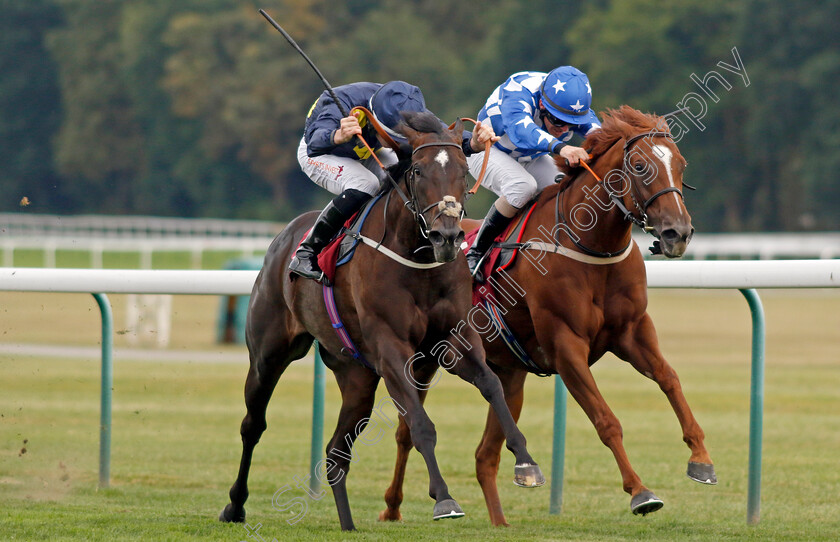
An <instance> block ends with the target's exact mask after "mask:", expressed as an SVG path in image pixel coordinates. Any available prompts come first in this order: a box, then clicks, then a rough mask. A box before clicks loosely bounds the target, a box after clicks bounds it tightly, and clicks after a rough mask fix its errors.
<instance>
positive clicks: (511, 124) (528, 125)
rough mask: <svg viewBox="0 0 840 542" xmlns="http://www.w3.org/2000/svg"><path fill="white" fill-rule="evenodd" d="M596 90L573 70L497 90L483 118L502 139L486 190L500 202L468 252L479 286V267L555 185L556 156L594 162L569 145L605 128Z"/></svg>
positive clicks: (515, 79) (518, 78) (531, 76)
mask: <svg viewBox="0 0 840 542" xmlns="http://www.w3.org/2000/svg"><path fill="white" fill-rule="evenodd" d="M591 104H592V89H591V87H590V86H589V79H588V78H587V77H586V74H585V73H583V72H582V71H580V70H578V69H577V68H574V67H572V66H561V67H559V68H556V69H554V70H552V71H551V72H550V73H548V74H546V73H544V72H519V73H515V74H513V75H511V76H510V77H508V79H507V81H505V82H504V83H502V84H501V85H499V86H498V87H496V89H495V90H494V91H493V93H492V94H491V95H490V97H489V98H488V99H487V103H485V104H484V107H483V108H482V109H481V111H479V113H478V120H479V121H485V122H486V121H488V120H489V121H490V123H492V125H493V130H494V131H495V132H496V134H498V135H499V136H501V139H500V140H499V141H497V142H496V143H495V144H494V145H493V146H492V147H491V148H490V151H489V152H490V158H489V161H488V164H487V171H486V173H485V177H484V179H485V180H484V183H483V184H484V186H486V187H487V188H489V189H490V190H492V191H493V192H495V193H496V194H497V195H498V196H499V198H498V199H497V200H496V202H495V203H494V204H493V205H492V206H491V207H490V210H489V211H488V213H487V216H486V217H485V219H484V222H483V223H482V225H481V229H480V230H479V232H478V236H477V237H476V239H475V242H474V243H473V245H472V247H471V248H470V250H469V251H468V252H467V262H468V263H469V266H470V272H471V273H472V274H473V275H474V276H475V277H476V280H478V281H482V280H483V277H481V276H476V270H477V267H478V263H479V262H480V261H481V258H482V257H483V256H484V253H485V252H487V249H488V248H490V245H492V244H493V240H494V239H495V238H496V237H497V236H498V235H499V234H501V233H502V232H503V231H504V230H505V228H506V227H507V226H508V224H509V223H510V221H511V219H512V218H513V217H514V216H515V215H516V213H517V212H519V210H520V209H522V207H524V206H525V204H526V203H528V202H529V201H530V200H531V199H532V198H534V196H536V195H537V194H538V193H539V191H541V190H542V189H543V188H545V187H547V186H550V185H551V184H553V183H554V180H555V178H556V177H557V174H558V173H559V170H558V169H557V166H556V164H555V163H554V157H553V156H552V155H559V156H562V157H563V158H565V159H566V160H568V161H569V163H570V164H571V165H576V164H577V163H578V161H580V160H584V161H585V160H587V159H588V158H589V157H588V155H587V154H586V151H584V150H583V149H582V148H580V147H575V146H573V145H569V144H568V143H567V142H568V141H569V140H570V139H571V138H572V135H573V134H578V135H580V136H581V137H585V136H586V134H588V133H589V132H590V131H592V130H596V129H598V128H600V127H601V123H600V121H599V120H598V117H597V116H596V115H595V113H594V112H593V111H592V110H591V109H590V105H591ZM482 159H483V155H482V154H481V153H478V154H474V155H472V156H470V157H468V158H467V163H468V164H469V167H470V173H471V174H472V175H473V176H476V175H478V172H479V171H480V170H481V164H482Z"/></svg>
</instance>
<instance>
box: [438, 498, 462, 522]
mask: <svg viewBox="0 0 840 542" xmlns="http://www.w3.org/2000/svg"><path fill="white" fill-rule="evenodd" d="M461 517H464V511H463V510H461V507H460V506H458V503H457V502H455V499H444V500H442V501H440V502H436V503H435V510H434V515H433V516H432V519H434V520H435V521H437V520H439V519H454V518H461Z"/></svg>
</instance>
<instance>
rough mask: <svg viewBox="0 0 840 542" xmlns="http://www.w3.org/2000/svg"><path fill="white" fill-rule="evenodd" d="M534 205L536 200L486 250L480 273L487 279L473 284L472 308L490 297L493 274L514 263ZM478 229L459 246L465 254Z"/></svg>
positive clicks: (469, 234) (470, 233) (468, 235)
mask: <svg viewBox="0 0 840 542" xmlns="http://www.w3.org/2000/svg"><path fill="white" fill-rule="evenodd" d="M535 205H536V199H534V200H533V201H531V202H530V203H529V204H527V205H526V206H525V207H524V208H523V210H522V211H521V212H520V213H519V215H518V216H517V218H516V219H515V220H513V221H511V223H510V225H509V226H508V227H507V228H506V229H505V231H503V232H502V233H501V235H499V236H498V237H496V239H495V240H494V242H493V244H492V245H491V246H490V248H489V249H488V250H487V254H486V255H485V256H484V260H483V261H482V262H481V272H482V274H483V275H484V276H485V277H487V280H486V281H485V283H484V284H478V283H473V305H474V306H475V305H479V304H480V303H481V302H482V301H483V300H484V299H485V298H487V297H489V296H491V295H492V291H493V281H492V280H490V279H491V277H492V276H493V274H494V273H498V272H499V271H502V270H504V269H507V268H509V267H510V266H512V265H513V264H514V262H515V261H516V256H517V254H519V250H520V249H521V248H522V245H521V242H522V235H523V232H524V231H525V226H526V225H527V224H528V220H529V219H530V218H531V212H532V211H533V210H534V207H535ZM479 229H480V228H476V229H475V230H473V231H471V232H469V233H468V234H467V235H466V236H465V238H464V244H462V245H461V248H463V250H464V252H467V251H468V250H469V249H470V247H471V246H472V244H473V243H474V242H475V238H476V237H477V236H478V230H479Z"/></svg>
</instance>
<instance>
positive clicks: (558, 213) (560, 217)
mask: <svg viewBox="0 0 840 542" xmlns="http://www.w3.org/2000/svg"><path fill="white" fill-rule="evenodd" d="M646 137H667V138H670V139H673V136H672V135H671V134H670V133H668V132H660V131H650V132H644V133H641V134H636V135H634V136H633V137H631V138H629V139H627V140H626V141H625V142H624V155H623V156H622V158H621V173H622V177H626V178H627V179H628V180H629V181H630V190H629V191H628V192H629V194H630V199H631V200H632V201H633V205H634V207H635V208H636V210H638V211H639V215H640V216H639V217H637V216H636V215H634V214H633V211H631V210H629V209H628V208H627V206H626V205H624V200H623V199H622V197H621V196H619V195H618V194H617V193H615V192H614V191H613V190H612V189H611V188H610V187H609V186H608V184H607V183H608V181H605V180H602V179H601V177H599V176H598V174H597V173H595V172H594V171H593V170H592V168H590V167H589V165H588V164H586V162H580V164H581V166H583V167H584V168H585V169H586V170H587V171H589V173H591V174H592V176H593V177H595V180H596V181H597V182H598V184H599V185H601V186H602V187H603V188H604V190H606V191H607V193H608V194H609V195H610V201H612V202H613V204H615V206H616V207H617V208H618V210H619V211H620V212H621V214H622V215H623V217H624V219H625V220H629V221H630V222H632V223H633V224H635V225H637V226H639V227H640V228H641V229H642V230H644V232H645V233H650V232H651V231H653V227H652V226H650V225H649V224H648V216H647V210H648V207H650V206H651V205H652V204H653V202H654V201H656V199H657V198H659V197H660V196H663V195H665V194H667V193H669V192H676V193H677V194H679V195H680V198H682V199H683V201H685V196H683V193H682V191H681V190H680V189H679V188H677V187H675V186H669V187H667V188H663V189H662V190H660V191H658V192H656V193H655V194H653V195H652V196H650V197H649V198H648V199H647V200H645V202H644V203H643V204H639V200H638V199H636V195H635V194H634V193H633V192H634V191H635V190H636V184H635V183H634V182H633V175H632V174H630V173H629V172H627V171H626V169H625V168H626V167H627V156H628V150H629V149H630V147H631V146H632V145H633V144H634V143H636V142H638V141H640V140H642V139H644V138H646ZM682 184H683V186H684V187H686V188H688V189H689V190H696V188H694V187H693V186H691V185H689V184H687V183H685V182H683V183H682ZM568 187H569V185H567V186H565V187H563V188H561V189H560V190H559V191H558V192H557V201H556V202H555V211H554V212H555V222H556V223H558V224H560V223H563V224H565V223H566V220H565V211H562V210H561V208H562V207H563V205H562V202H561V198H562V196H563V194H564V192H565V190H566V188H568ZM570 238H571V240H572V242H573V243H574V245H575V246H576V247H578V248H579V249H580V250H582V251H583V252H584V253H586V254H589V255H590V256H594V257H597V258H611V257H615V256H617V255H619V254H621V253H623V252H624V251H625V250H626V249H627V247H624V248H623V249H621V250H619V251H616V252H599V251H596V250H592V249H590V248H588V247H586V246H584V245H582V244H581V243H580V242H579V241H577V240H576V239H575V238H574V237H572V236H570ZM630 242H631V243H632V242H633V241H632V240H631V241H630Z"/></svg>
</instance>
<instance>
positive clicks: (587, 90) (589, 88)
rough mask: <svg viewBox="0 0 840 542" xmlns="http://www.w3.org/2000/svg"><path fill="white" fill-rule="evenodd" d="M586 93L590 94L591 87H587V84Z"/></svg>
mask: <svg viewBox="0 0 840 542" xmlns="http://www.w3.org/2000/svg"><path fill="white" fill-rule="evenodd" d="M586 93H587V94H592V87H590V86H589V83H586Z"/></svg>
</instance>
